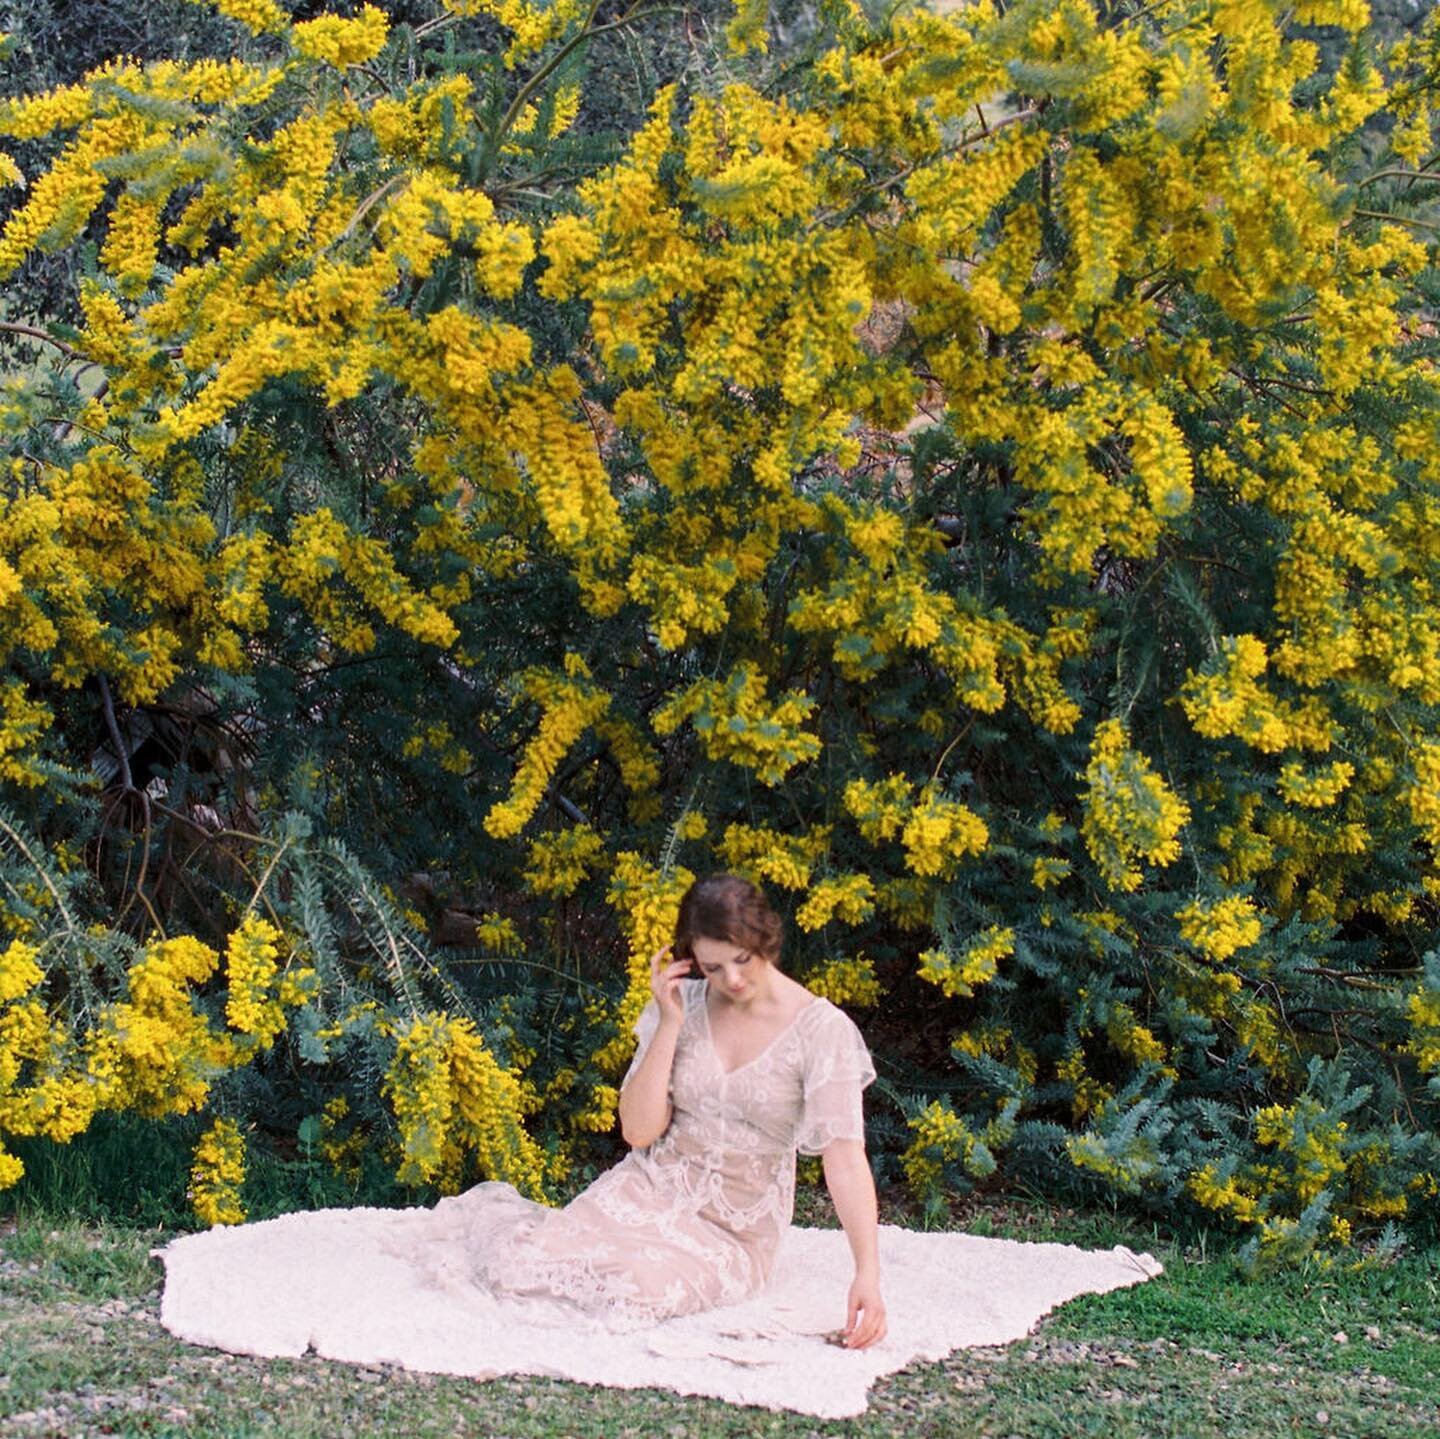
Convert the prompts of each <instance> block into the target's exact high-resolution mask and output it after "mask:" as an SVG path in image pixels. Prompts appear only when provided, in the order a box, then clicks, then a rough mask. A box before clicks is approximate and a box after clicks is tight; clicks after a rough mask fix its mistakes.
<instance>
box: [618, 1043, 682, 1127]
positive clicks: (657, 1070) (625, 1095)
mask: <svg viewBox="0 0 1440 1439" xmlns="http://www.w3.org/2000/svg"><path fill="white" fill-rule="evenodd" d="M679 1037H680V1022H679V1020H677V1019H671V1018H668V1017H667V1018H665V1019H662V1020H661V1021H660V1028H659V1029H657V1030H656V1031H655V1037H654V1038H653V1039H652V1040H651V1041H650V1048H649V1049H647V1050H646V1051H645V1057H644V1059H642V1060H641V1061H640V1067H639V1068H638V1069H637V1070H636V1071H635V1073H634V1074H632V1075H631V1076H630V1079H629V1082H628V1083H627V1084H626V1085H625V1088H624V1089H622V1090H621V1091H620V1106H619V1108H620V1133H621V1134H622V1135H623V1136H624V1139H625V1143H626V1144H628V1145H630V1146H631V1148H633V1149H644V1148H645V1146H646V1145H648V1144H653V1143H654V1142H655V1141H656V1140H657V1139H659V1138H660V1136H661V1135H662V1134H664V1133H665V1131H666V1129H668V1128H669V1126H670V1114H671V1104H670V1070H671V1067H672V1066H673V1065H674V1063H675V1041H676V1040H677V1039H679Z"/></svg>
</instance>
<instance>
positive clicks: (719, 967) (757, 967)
mask: <svg viewBox="0 0 1440 1439" xmlns="http://www.w3.org/2000/svg"><path fill="white" fill-rule="evenodd" d="M691 950H692V952H693V954H694V956H695V967H696V969H697V970H698V971H699V972H700V973H701V974H702V975H703V976H704V977H705V979H706V980H707V981H708V982H709V984H710V987H711V988H712V989H718V990H719V991H720V992H721V993H722V994H724V995H726V996H727V997H728V998H730V999H738V1000H744V999H748V998H749V997H750V996H751V995H752V994H753V993H754V992H755V983H756V981H757V979H759V977H760V975H761V973H762V971H763V970H764V969H765V968H766V966H767V965H768V964H769V960H767V959H766V958H765V956H764V955H763V954H756V953H754V952H753V951H751V950H748V949H746V948H745V947H744V946H743V945H739V944H736V943H735V941H734V940H730V939H709V938H707V937H706V936H705V935H697V936H696V938H695V940H694V943H693V944H692V945H691Z"/></svg>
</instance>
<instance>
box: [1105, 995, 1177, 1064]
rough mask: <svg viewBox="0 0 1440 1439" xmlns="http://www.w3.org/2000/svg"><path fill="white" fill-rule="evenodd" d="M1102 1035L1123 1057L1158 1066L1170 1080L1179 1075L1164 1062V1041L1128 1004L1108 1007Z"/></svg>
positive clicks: (1165, 1053) (1166, 1056)
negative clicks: (1141, 1020)
mask: <svg viewBox="0 0 1440 1439" xmlns="http://www.w3.org/2000/svg"><path fill="white" fill-rule="evenodd" d="M1105 1037H1106V1038H1107V1039H1108V1040H1109V1041H1110V1043H1111V1044H1113V1045H1114V1046H1115V1048H1116V1050H1117V1051H1118V1052H1119V1053H1121V1054H1123V1055H1124V1056H1125V1057H1126V1059H1132V1060H1134V1061H1135V1063H1136V1064H1156V1065H1159V1066H1160V1067H1161V1073H1162V1074H1168V1075H1169V1076H1170V1077H1171V1078H1172V1079H1173V1078H1177V1077H1178V1072H1177V1071H1176V1070H1175V1069H1174V1068H1172V1067H1171V1066H1170V1065H1168V1064H1166V1062H1165V1061H1166V1059H1167V1058H1168V1057H1169V1056H1168V1051H1167V1050H1166V1048H1165V1046H1164V1044H1163V1043H1161V1041H1160V1040H1159V1039H1157V1038H1156V1037H1155V1035H1154V1034H1153V1033H1152V1032H1151V1031H1150V1029H1149V1028H1147V1027H1146V1026H1145V1025H1143V1024H1141V1023H1140V1022H1139V1021H1138V1020H1137V1019H1136V1018H1135V1011H1134V1010H1132V1009H1131V1008H1130V1006H1129V1005H1128V1004H1112V1005H1111V1006H1110V1013H1109V1016H1108V1017H1107V1018H1106V1021H1105Z"/></svg>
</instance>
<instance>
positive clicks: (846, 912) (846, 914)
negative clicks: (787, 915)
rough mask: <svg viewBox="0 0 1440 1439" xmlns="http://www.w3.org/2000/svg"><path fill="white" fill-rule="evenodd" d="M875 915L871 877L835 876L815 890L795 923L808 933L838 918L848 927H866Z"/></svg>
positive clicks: (801, 908)
mask: <svg viewBox="0 0 1440 1439" xmlns="http://www.w3.org/2000/svg"><path fill="white" fill-rule="evenodd" d="M874 912H875V882H874V881H873V880H872V879H871V878H870V876H869V875H868V874H844V875H834V876H831V877H829V878H826V879H822V880H820V881H818V882H817V883H816V884H815V885H813V886H812V887H811V890H810V893H809V894H808V895H807V896H806V897H805V902H804V903H803V904H802V905H801V906H800V907H799V909H797V910H796V911H795V923H796V924H798V925H799V926H800V928H801V929H803V930H805V931H806V932H807V933H808V932H810V931H812V930H816V929H819V928H821V926H822V925H826V924H828V923H829V922H830V921H831V920H832V919H833V918H834V917H835V916H836V915H839V917H840V918H841V919H842V920H844V922H845V923H846V924H863V923H864V922H865V920H867V919H869V918H870V916H871V915H872V914H873V913H874Z"/></svg>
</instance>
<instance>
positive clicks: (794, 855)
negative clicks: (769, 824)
mask: <svg viewBox="0 0 1440 1439" xmlns="http://www.w3.org/2000/svg"><path fill="white" fill-rule="evenodd" d="M716 849H717V851H718V853H719V855H720V858H721V859H722V860H723V861H724V863H725V868H726V869H729V870H733V871H734V872H736V873H738V874H744V875H748V876H751V877H753V878H754V879H756V880H757V881H762V880H768V881H769V882H770V883H771V884H775V885H779V886H780V888H781V889H804V888H805V886H806V885H808V884H809V883H810V875H811V872H812V871H813V870H814V868H815V866H816V865H817V864H818V863H819V862H820V861H821V860H822V859H823V858H824V857H825V855H826V854H827V853H828V852H829V849H830V826H829V825H816V826H814V827H812V828H811V829H809V830H806V831H805V832H804V833H803V834H781V833H780V832H779V831H778V830H773V829H766V828H764V827H763V826H757V825H748V824H728V825H726V826H725V833H724V835H723V836H722V837H721V839H720V842H719V844H718V845H717V846H716Z"/></svg>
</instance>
